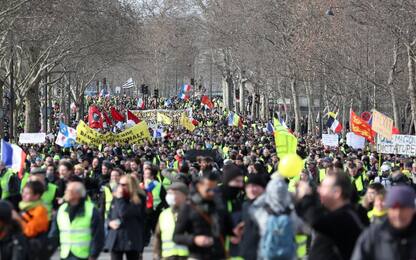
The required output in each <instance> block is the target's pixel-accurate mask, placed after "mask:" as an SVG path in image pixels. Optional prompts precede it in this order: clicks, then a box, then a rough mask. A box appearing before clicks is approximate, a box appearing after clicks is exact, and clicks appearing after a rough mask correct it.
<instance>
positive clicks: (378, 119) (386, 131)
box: [371, 110, 393, 140]
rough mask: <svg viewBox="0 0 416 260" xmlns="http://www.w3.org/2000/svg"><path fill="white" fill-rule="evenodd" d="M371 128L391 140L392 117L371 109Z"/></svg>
mask: <svg viewBox="0 0 416 260" xmlns="http://www.w3.org/2000/svg"><path fill="white" fill-rule="evenodd" d="M371 129H372V130H373V131H375V132H376V133H378V134H379V135H381V136H382V137H384V138H386V139H387V140H391V138H392V131H391V130H392V129H393V119H391V118H390V117H388V116H385V115H383V114H382V113H380V112H378V111H377V110H373V121H372V125H371Z"/></svg>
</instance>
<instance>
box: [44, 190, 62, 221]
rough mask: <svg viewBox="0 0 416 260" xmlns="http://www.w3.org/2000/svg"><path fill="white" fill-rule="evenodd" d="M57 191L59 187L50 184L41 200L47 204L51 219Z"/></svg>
mask: <svg viewBox="0 0 416 260" xmlns="http://www.w3.org/2000/svg"><path fill="white" fill-rule="evenodd" d="M57 189H58V186H56V185H55V184H52V183H48V185H47V189H46V191H45V192H44V193H43V194H42V197H40V199H41V200H42V201H43V203H44V204H45V207H46V209H47V210H48V218H49V219H51V215H52V206H53V200H54V199H55V194H56V190H57Z"/></svg>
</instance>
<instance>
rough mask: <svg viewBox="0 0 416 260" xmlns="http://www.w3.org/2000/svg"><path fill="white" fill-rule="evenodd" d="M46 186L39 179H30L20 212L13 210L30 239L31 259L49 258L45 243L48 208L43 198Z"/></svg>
mask: <svg viewBox="0 0 416 260" xmlns="http://www.w3.org/2000/svg"><path fill="white" fill-rule="evenodd" d="M43 192H44V186H43V184H42V183H41V182H39V181H29V182H28V183H27V184H26V186H25V187H24V188H23V193H22V201H21V202H20V203H19V209H20V212H19V213H17V212H16V211H13V219H14V220H16V221H18V222H19V223H20V225H21V226H22V230H23V234H24V235H25V236H26V237H27V238H28V239H29V246H30V256H31V259H39V260H43V259H47V252H46V250H44V248H43V247H44V244H45V243H46V242H47V232H48V229H49V217H48V210H47V209H46V207H45V206H44V204H43V201H42V200H41V196H42V194H43Z"/></svg>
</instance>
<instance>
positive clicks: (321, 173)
mask: <svg viewBox="0 0 416 260" xmlns="http://www.w3.org/2000/svg"><path fill="white" fill-rule="evenodd" d="M325 175H326V170H325V169H319V183H321V182H322V181H323V180H324V178H325Z"/></svg>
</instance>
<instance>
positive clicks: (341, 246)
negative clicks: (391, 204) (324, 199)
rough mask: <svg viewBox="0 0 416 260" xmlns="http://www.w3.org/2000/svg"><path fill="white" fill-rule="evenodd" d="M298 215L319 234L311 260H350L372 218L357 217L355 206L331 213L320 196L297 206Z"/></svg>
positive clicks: (314, 243)
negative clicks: (322, 203) (320, 201)
mask: <svg viewBox="0 0 416 260" xmlns="http://www.w3.org/2000/svg"><path fill="white" fill-rule="evenodd" d="M296 212H297V214H298V216H299V217H301V218H302V219H303V220H304V221H305V222H306V223H307V224H309V225H310V226H311V228H312V229H313V231H314V233H315V237H314V240H313V241H312V244H311V247H310V250H309V257H308V259H310V260H314V259H319V260H324V259H328V260H329V259H331V260H333V259H350V257H351V254H352V251H353V250H354V245H355V242H356V240H357V239H358V237H359V235H360V234H361V232H362V231H363V229H364V228H365V226H366V225H368V217H367V216H365V215H362V214H359V213H357V211H356V210H355V208H354V207H353V205H351V204H346V205H345V206H343V207H341V208H339V209H336V210H334V211H331V212H328V211H327V210H325V209H324V208H323V207H322V206H321V205H320V204H319V198H318V197H317V195H316V194H314V195H307V196H305V197H304V198H303V199H302V200H301V201H299V202H298V203H297V204H296Z"/></svg>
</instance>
